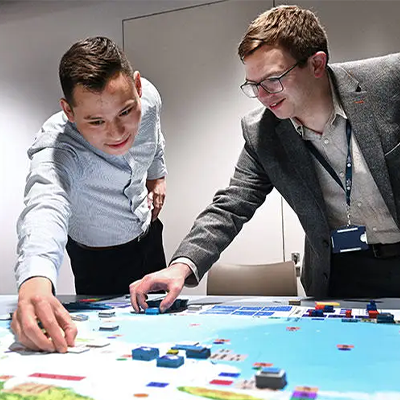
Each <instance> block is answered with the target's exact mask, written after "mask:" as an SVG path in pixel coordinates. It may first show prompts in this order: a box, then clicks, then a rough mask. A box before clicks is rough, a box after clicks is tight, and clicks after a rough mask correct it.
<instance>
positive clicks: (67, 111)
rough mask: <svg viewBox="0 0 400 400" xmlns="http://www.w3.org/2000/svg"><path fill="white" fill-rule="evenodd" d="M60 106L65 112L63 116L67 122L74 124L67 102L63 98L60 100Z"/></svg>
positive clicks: (72, 114) (72, 113)
mask: <svg viewBox="0 0 400 400" xmlns="http://www.w3.org/2000/svg"><path fill="white" fill-rule="evenodd" d="M60 106H61V108H62V109H63V111H64V112H65V115H66V116H67V118H68V120H69V122H75V117H74V112H73V110H72V107H71V106H70V105H69V103H68V101H67V100H66V99H64V98H62V99H60Z"/></svg>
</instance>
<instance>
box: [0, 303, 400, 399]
mask: <svg viewBox="0 0 400 400" xmlns="http://www.w3.org/2000/svg"><path fill="white" fill-rule="evenodd" d="M108 304H109V305H111V306H112V307H114V309H113V311H115V316H114V317H111V318H99V316H98V312H99V311H97V310H91V311H87V312H83V311H77V312H76V313H74V314H72V315H75V317H76V314H80V315H84V316H87V317H88V319H87V321H77V322H76V323H77V325H78V329H79V335H78V339H77V345H78V350H77V352H75V353H67V354H44V353H35V352H30V351H28V350H26V349H24V348H23V347H22V346H21V345H18V344H16V343H13V342H14V338H13V336H12V335H11V334H10V332H9V329H8V324H9V322H7V321H2V322H0V389H1V390H0V400H4V399H7V400H17V399H21V400H28V399H29V400H48V399H49V400H50V399H51V400H58V399H63V400H75V399H82V400H91V399H93V400H103V399H104V400H105V399H107V400H110V399H118V400H125V399H133V398H149V399H171V400H172V399H173V400H185V399H187V400H190V399H193V400H195V399H196V398H197V399H201V398H211V399H222V400H223V399H231V400H239V399H243V400H257V399H279V400H289V399H291V400H292V399H293V400H302V399H303V400H305V399H319V400H339V399H340V400H395V399H400V379H399V378H398V375H399V372H400V333H399V330H400V328H399V325H398V324H397V323H396V322H395V323H377V320H376V315H375V316H373V317H372V318H370V316H369V313H368V311H367V310H366V309H362V308H360V309H352V310H351V318H349V314H348V315H347V317H346V315H345V313H346V310H345V309H342V308H341V307H340V306H336V307H334V310H333V311H332V312H327V313H325V312H324V313H323V317H312V316H310V313H311V312H310V311H309V310H310V308H309V307H304V306H290V305H288V304H286V305H278V306H277V305H274V304H270V305H267V306H265V305H263V306H241V305H224V304H222V305H205V306H203V307H202V308H201V309H200V310H196V311H190V310H185V311H182V312H179V313H169V314H164V315H145V314H133V313H132V312H131V307H129V300H118V301H114V302H112V301H110V302H108ZM381 311H382V310H379V309H378V312H381ZM385 311H389V312H390V313H391V314H392V315H393V316H394V319H395V321H397V320H400V311H399V310H385ZM349 320H353V321H358V322H349ZM343 321H346V322H343ZM105 323H106V324H108V326H112V327H114V328H115V326H117V327H118V328H117V329H116V330H110V331H101V330H100V327H101V326H104V324H105ZM176 345H181V347H182V348H184V347H185V346H193V345H196V346H203V347H206V348H209V349H210V351H211V356H210V357H209V358H206V359H193V358H187V354H186V352H185V350H174V351H173V352H175V353H177V355H179V356H181V357H183V360H184V364H183V365H181V366H179V367H178V368H166V367H157V360H156V359H154V360H152V361H139V360H133V359H132V350H133V349H136V348H138V347H143V346H146V347H151V348H156V349H158V351H159V355H160V356H163V355H165V354H166V353H167V352H168V351H170V352H171V348H173V347H175V346H176ZM10 348H11V349H12V350H10ZM178 348H179V346H178ZM81 351H82V352H81ZM270 367H272V368H277V369H282V370H284V371H285V373H286V379H287V385H286V386H285V387H284V388H283V389H281V390H270V389H259V388H257V387H256V386H255V375H256V374H257V373H258V371H259V369H260V368H270Z"/></svg>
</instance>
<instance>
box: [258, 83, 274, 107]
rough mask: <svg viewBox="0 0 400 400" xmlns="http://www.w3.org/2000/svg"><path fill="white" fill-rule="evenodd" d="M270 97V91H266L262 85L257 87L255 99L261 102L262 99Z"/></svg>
mask: <svg viewBox="0 0 400 400" xmlns="http://www.w3.org/2000/svg"><path fill="white" fill-rule="evenodd" d="M270 97H271V93H269V92H267V91H266V90H265V89H264V88H263V87H262V86H259V87H258V94H257V99H258V100H260V101H261V103H263V100H264V99H268V98H270Z"/></svg>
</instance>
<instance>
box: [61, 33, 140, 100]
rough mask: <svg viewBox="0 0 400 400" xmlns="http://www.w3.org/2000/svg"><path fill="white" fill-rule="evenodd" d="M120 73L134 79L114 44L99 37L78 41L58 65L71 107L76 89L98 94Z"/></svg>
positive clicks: (126, 62) (128, 65)
mask: <svg viewBox="0 0 400 400" xmlns="http://www.w3.org/2000/svg"><path fill="white" fill-rule="evenodd" d="M119 72H122V73H124V74H125V75H127V76H129V77H131V78H133V69H132V66H131V64H130V62H129V61H128V59H127V57H126V55H125V54H124V52H123V51H122V50H121V49H120V48H119V47H118V46H117V44H116V43H114V42H113V41H112V40H111V39H108V38H106V37H102V36H96V37H90V38H87V39H83V40H80V41H79V42H76V43H74V44H73V45H72V46H71V47H70V48H69V50H68V51H67V52H66V53H65V54H64V55H63V57H62V58H61V61H60V67H59V76H60V83H61V87H62V90H63V93H64V97H65V99H66V100H67V102H68V103H69V105H70V106H73V105H74V97H73V91H74V89H75V87H76V86H77V85H82V86H84V87H85V88H86V89H88V90H91V91H93V92H101V91H102V90H103V89H104V87H105V85H106V84H107V82H108V81H109V79H110V78H112V77H113V76H114V75H115V74H117V73H119Z"/></svg>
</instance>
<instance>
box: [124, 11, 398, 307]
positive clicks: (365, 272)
mask: <svg viewBox="0 0 400 400" xmlns="http://www.w3.org/2000/svg"><path fill="white" fill-rule="evenodd" d="M239 56H240V58H241V60H242V61H243V64H244V67H245V72H246V81H245V83H244V84H243V85H242V86H241V88H242V90H243V92H244V93H245V94H246V95H247V96H249V97H254V98H257V99H258V100H259V101H260V102H261V103H262V107H261V108H260V109H258V110H256V111H254V112H252V113H250V114H249V115H248V116H246V117H245V118H244V119H243V121H242V128H243V134H244V139H245V145H244V148H243V151H242V153H241V155H240V158H239V161H238V163H237V166H236V170H235V173H234V176H233V178H232V179H231V182H230V185H229V187H228V188H227V189H224V190H220V191H219V192H217V194H216V196H215V198H214V200H213V202H212V204H211V205H210V206H208V207H207V208H206V210H205V211H203V213H201V214H200V216H199V217H198V218H197V220H196V221H195V223H194V226H193V228H192V230H191V231H190V233H189V234H188V236H187V237H186V238H185V239H184V240H183V242H182V243H181V245H180V246H179V248H178V250H177V251H176V253H175V254H174V256H173V259H172V260H173V261H172V264H171V265H170V267H169V268H167V269H165V270H163V271H160V272H157V273H154V274H150V275H148V276H146V277H144V278H143V280H141V281H139V282H135V283H134V284H132V285H131V299H132V304H133V306H134V308H135V309H136V310H138V306H139V305H140V306H142V307H146V304H145V294H146V293H148V292H149V291H152V290H160V289H166V290H168V291H169V295H168V296H167V297H166V298H165V300H164V301H163V303H162V304H161V308H162V310H165V309H166V308H167V307H169V306H170V304H171V303H172V302H173V300H174V298H175V297H176V296H177V295H178V294H179V292H180V291H181V289H182V287H183V285H184V283H185V280H186V283H187V284H191V283H197V282H198V281H199V280H200V279H201V278H202V277H203V275H204V274H205V273H206V272H207V271H208V269H209V268H211V266H212V265H213V263H214V262H215V261H217V259H218V257H219V256H220V254H221V252H222V251H223V250H224V249H225V248H226V247H227V246H228V245H229V243H230V242H231V241H232V240H233V239H234V237H235V236H236V235H237V234H238V233H239V231H240V230H241V228H242V225H243V224H244V223H245V222H246V221H248V220H249V219H250V218H251V217H252V216H253V214H254V212H255V211H256V209H257V208H258V207H259V206H260V205H261V204H262V203H263V202H264V199H265V197H266V195H267V194H268V193H270V192H271V190H272V188H273V187H275V188H276V189H277V190H278V191H279V192H280V193H281V194H282V196H283V197H284V198H285V200H286V201H287V202H288V203H289V205H290V206H291V207H292V208H293V210H294V211H295V212H296V213H297V216H298V218H299V220H300V222H301V224H302V226H303V228H304V230H305V234H306V239H305V253H304V265H303V270H302V283H303V285H304V288H305V290H306V293H307V294H308V295H312V296H316V297H326V296H332V297H378V296H380V297H381V296H397V297H399V296H400V230H399V226H400V224H399V218H400V175H399V168H400V112H399V110H400V96H399V92H400V78H399V75H400V55H399V54H393V55H389V56H386V57H379V58H372V59H369V60H363V61H354V62H349V63H343V64H333V65H328V60H329V53H328V45H327V37H326V33H325V31H324V29H323V27H322V26H321V25H320V23H319V21H318V19H317V18H316V16H315V15H314V14H313V13H312V12H310V11H308V10H304V9H300V8H299V7H296V6H280V7H276V8H273V9H271V10H269V11H267V12H265V13H263V14H262V15H260V16H259V17H258V18H257V19H256V20H255V21H253V22H252V23H251V25H250V26H249V28H248V30H247V32H246V34H245V36H244V38H243V40H242V42H241V43H240V46H239ZM365 233H366V235H365ZM365 236H366V237H367V240H368V245H367V244H366V238H365Z"/></svg>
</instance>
